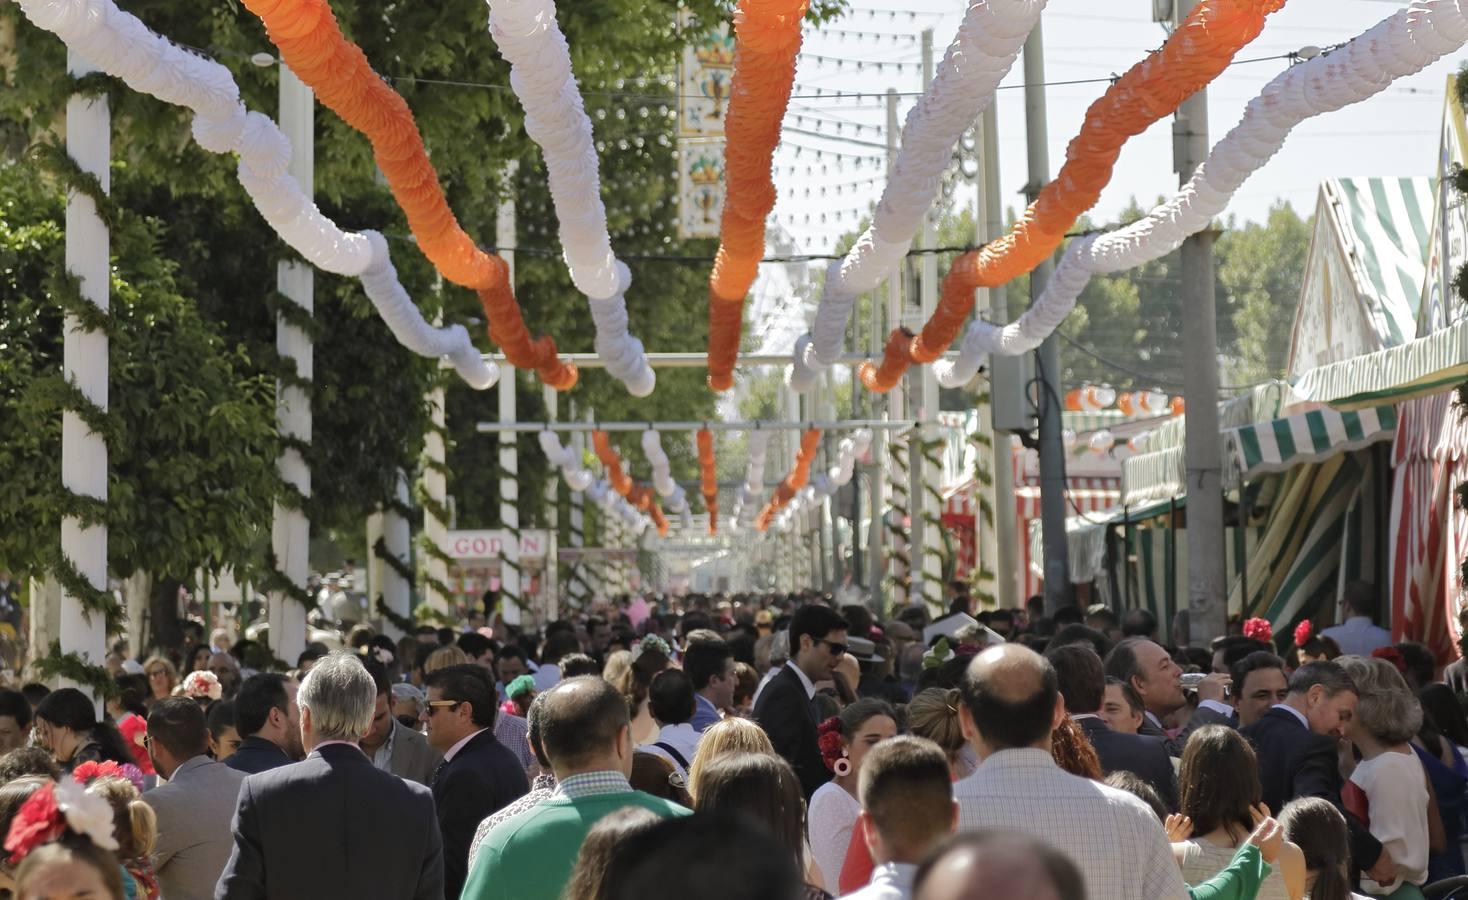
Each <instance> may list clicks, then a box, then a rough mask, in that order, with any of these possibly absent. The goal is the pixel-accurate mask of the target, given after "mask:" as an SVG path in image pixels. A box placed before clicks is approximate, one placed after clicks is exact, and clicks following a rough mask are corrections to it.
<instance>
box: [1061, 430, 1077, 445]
mask: <svg viewBox="0 0 1468 900" xmlns="http://www.w3.org/2000/svg"><path fill="white" fill-rule="evenodd" d="M1060 441H1061V443H1062V444H1064V445H1065V449H1066V450H1074V449H1075V448H1076V433H1075V431H1073V430H1072V429H1069V428H1067V429H1065V430H1064V431H1062V432H1061V433H1060Z"/></svg>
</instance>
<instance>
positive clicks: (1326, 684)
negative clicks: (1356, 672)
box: [1290, 661, 1356, 697]
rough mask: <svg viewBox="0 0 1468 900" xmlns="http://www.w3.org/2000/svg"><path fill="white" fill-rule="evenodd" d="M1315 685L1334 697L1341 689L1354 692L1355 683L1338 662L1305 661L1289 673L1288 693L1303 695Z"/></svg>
mask: <svg viewBox="0 0 1468 900" xmlns="http://www.w3.org/2000/svg"><path fill="white" fill-rule="evenodd" d="M1316 685H1319V686H1321V687H1322V688H1324V689H1325V696H1327V697H1334V696H1335V695H1336V694H1339V693H1340V692H1341V691H1351V692H1352V693H1356V683H1355V682H1354V681H1352V680H1351V676H1350V675H1348V674H1346V670H1345V669H1343V668H1342V667H1341V664H1340V663H1339V662H1326V661H1321V662H1312V663H1306V664H1305V665H1303V666H1301V667H1300V668H1298V669H1296V670H1295V671H1294V672H1293V673H1291V674H1290V694H1291V695H1301V696H1303V695H1305V694H1308V693H1310V689H1311V688H1313V687H1315V686H1316Z"/></svg>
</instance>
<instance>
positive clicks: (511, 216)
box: [495, 160, 525, 625]
mask: <svg viewBox="0 0 1468 900" xmlns="http://www.w3.org/2000/svg"><path fill="white" fill-rule="evenodd" d="M517 169H518V165H517V164H516V163H515V162H514V161H513V160H511V161H510V162H508V163H506V164H505V183H506V184H507V185H508V186H509V187H508V189H507V192H506V195H505V199H504V200H502V201H501V202H500V205H499V210H498V211H497V215H496V217H495V240H497V241H498V242H499V245H500V246H501V247H513V246H515V187H514V185H515V173H516V170H517ZM502 255H503V256H504V260H505V263H506V264H507V265H508V266H509V268H510V285H511V286H512V287H513V286H514V284H515V254H514V253H513V252H511V251H505V252H503V253H502ZM516 371H517V370H515V369H508V370H506V371H505V373H504V374H503V375H501V376H500V382H499V420H500V421H501V422H513V421H515V384H516V381H517V379H516V377H515V373H516ZM499 444H500V452H499V461H500V527H501V528H503V529H505V531H507V532H508V533H509V536H510V539H509V540H508V541H506V542H505V545H504V548H503V549H502V550H501V551H500V597H501V598H503V599H502V602H501V603H500V614H501V615H502V616H503V618H504V620H505V622H506V623H507V624H509V625H519V624H520V620H521V616H520V604H522V603H524V602H525V598H524V597H522V596H521V593H522V591H523V588H522V584H521V580H520V479H519V476H520V453H519V447H518V445H517V443H516V432H514V431H511V430H503V431H500V433H499Z"/></svg>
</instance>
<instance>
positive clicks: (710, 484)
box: [694, 428, 719, 534]
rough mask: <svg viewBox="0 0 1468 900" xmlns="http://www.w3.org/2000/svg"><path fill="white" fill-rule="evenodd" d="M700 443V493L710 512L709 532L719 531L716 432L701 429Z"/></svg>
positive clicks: (698, 439)
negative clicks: (715, 462) (715, 461)
mask: <svg viewBox="0 0 1468 900" xmlns="http://www.w3.org/2000/svg"><path fill="white" fill-rule="evenodd" d="M694 439H695V440H696V441H697V443H698V478H699V493H701V494H702V495H703V506H704V509H706V510H708V514H709V534H717V533H718V531H719V474H718V471H717V469H716V468H715V466H714V433H713V432H712V431H709V430H708V429H707V428H703V429H700V430H699V432H698V434H697V435H696V436H695V438H694Z"/></svg>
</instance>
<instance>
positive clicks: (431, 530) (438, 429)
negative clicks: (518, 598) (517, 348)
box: [423, 386, 449, 613]
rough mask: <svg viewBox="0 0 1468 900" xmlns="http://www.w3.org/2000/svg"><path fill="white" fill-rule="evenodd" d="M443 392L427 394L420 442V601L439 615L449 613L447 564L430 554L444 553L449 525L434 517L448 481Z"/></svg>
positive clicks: (445, 506)
mask: <svg viewBox="0 0 1468 900" xmlns="http://www.w3.org/2000/svg"><path fill="white" fill-rule="evenodd" d="M444 408H445V406H444V390H443V387H441V386H440V387H435V388H434V389H433V390H432V391H430V392H429V394H428V415H429V420H430V421H431V422H432V426H431V427H430V428H429V429H428V434H427V435H426V436H425V437H424V439H423V460H424V463H423V495H424V497H425V498H427V500H428V502H427V503H424V504H423V541H424V544H425V545H426V548H427V549H426V552H425V553H424V557H425V559H426V563H425V565H424V569H425V570H426V571H427V573H428V577H427V578H425V579H424V583H423V602H425V603H426V604H428V608H429V609H431V610H433V611H435V612H440V613H447V612H448V611H449V598H448V597H447V596H446V595H445V594H444V592H443V590H442V589H441V588H440V585H445V586H446V585H447V584H448V583H449V567H448V563H446V562H444V561H443V559H441V558H439V557H438V556H436V555H435V554H434V552H433V551H434V550H438V551H439V552H441V553H445V552H447V550H448V542H449V523H448V522H445V521H444V520H443V519H441V518H439V517H438V515H437V514H435V512H434V510H435V509H444V510H446V509H448V497H449V491H448V479H447V478H446V477H444V472H443V466H444V465H445V464H446V460H447V458H448V453H447V448H446V447H445V446H444V438H443V435H444Z"/></svg>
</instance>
